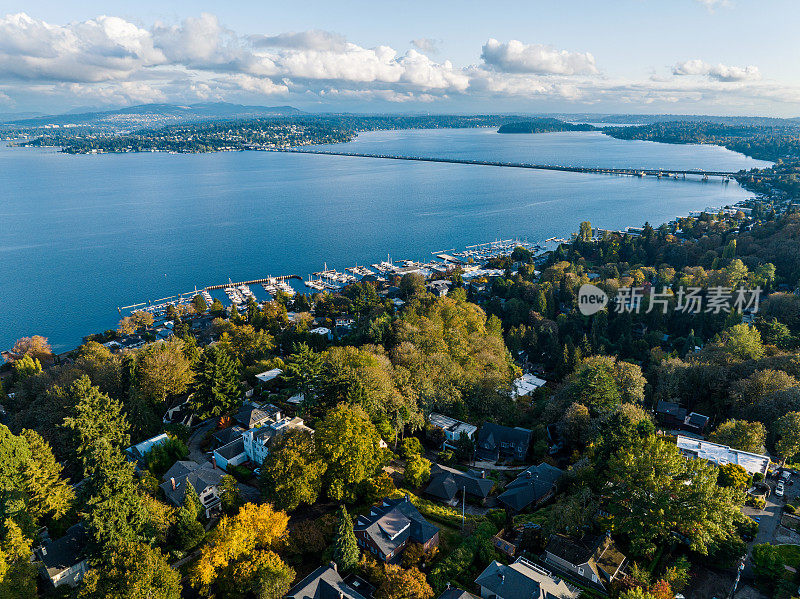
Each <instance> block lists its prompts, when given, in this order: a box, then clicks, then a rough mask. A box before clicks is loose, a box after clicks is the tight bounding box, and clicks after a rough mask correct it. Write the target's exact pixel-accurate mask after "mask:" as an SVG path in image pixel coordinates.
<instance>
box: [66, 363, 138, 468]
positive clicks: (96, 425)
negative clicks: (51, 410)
mask: <svg viewBox="0 0 800 599" xmlns="http://www.w3.org/2000/svg"><path fill="white" fill-rule="evenodd" d="M66 399H67V401H68V402H69V403H70V404H71V405H74V406H75V408H74V416H69V417H67V418H65V419H64V426H65V427H66V428H67V429H69V430H71V431H72V435H73V438H74V444H75V454H76V455H77V457H78V459H79V460H80V461H81V463H82V465H83V468H84V474H90V471H88V470H87V463H88V456H89V453H90V452H91V451H93V449H94V444H95V443H96V442H97V441H98V440H103V441H105V442H107V443H108V444H109V446H110V447H112V448H120V447H126V446H127V445H128V444H129V443H130V436H129V435H128V428H129V426H128V421H127V419H126V418H125V414H124V413H123V411H122V404H121V403H120V402H118V401H117V400H115V399H112V398H111V397H109V396H108V395H107V394H105V393H102V392H101V391H100V388H99V387H95V386H93V385H92V381H91V380H90V379H89V377H88V376H85V375H84V376H82V377H81V378H79V379H78V380H77V381H75V382H74V383H72V385H70V387H69V388H68V390H67V398H66Z"/></svg>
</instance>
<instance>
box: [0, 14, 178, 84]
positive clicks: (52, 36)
mask: <svg viewBox="0 0 800 599" xmlns="http://www.w3.org/2000/svg"><path fill="white" fill-rule="evenodd" d="M165 61H166V58H165V56H164V54H163V52H162V51H161V50H159V49H157V48H155V47H154V46H153V39H152V37H151V35H150V33H149V32H148V31H146V30H144V29H140V28H138V27H137V26H135V25H134V24H132V23H130V22H128V21H125V20H124V19H120V18H118V17H108V16H102V17H97V18H96V19H92V20H89V21H84V22H82V23H72V24H69V25H64V26H59V25H50V24H49V23H46V22H44V21H40V20H36V19H33V18H31V17H29V16H28V15H26V14H24V13H20V14H15V15H7V16H6V17H4V18H0V77H2V78H18V79H29V80H55V81H75V82H100V81H110V80H114V79H125V78H128V77H130V76H131V75H133V74H134V73H136V72H137V71H138V70H140V69H142V68H144V67H151V66H155V65H159V64H163V63H164V62H165Z"/></svg>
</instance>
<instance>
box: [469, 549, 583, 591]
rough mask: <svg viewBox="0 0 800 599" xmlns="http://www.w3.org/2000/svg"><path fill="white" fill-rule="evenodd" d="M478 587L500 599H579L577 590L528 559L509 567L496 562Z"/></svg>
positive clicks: (518, 560) (486, 572) (518, 561)
mask: <svg viewBox="0 0 800 599" xmlns="http://www.w3.org/2000/svg"><path fill="white" fill-rule="evenodd" d="M475 583H476V584H478V585H479V586H481V587H483V588H486V589H489V591H490V592H492V593H494V594H495V595H497V597H498V599H574V598H575V597H577V596H578V591H577V589H574V588H573V587H571V586H570V585H568V584H567V583H566V582H564V581H563V580H561V579H560V578H558V577H557V576H554V575H553V574H552V573H551V572H548V571H547V570H545V569H543V568H541V567H539V566H537V565H536V564H533V563H532V562H529V561H528V560H526V559H525V558H519V559H517V561H515V562H514V563H513V564H510V565H505V564H501V563H500V562H497V561H493V562H492V563H491V564H489V565H488V566H487V567H486V569H485V570H484V571H483V572H481V573H480V575H479V576H478V578H476V579H475Z"/></svg>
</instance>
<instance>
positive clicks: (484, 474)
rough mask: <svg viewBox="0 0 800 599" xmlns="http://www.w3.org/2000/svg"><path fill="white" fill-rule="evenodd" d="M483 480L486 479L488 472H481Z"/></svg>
mask: <svg viewBox="0 0 800 599" xmlns="http://www.w3.org/2000/svg"><path fill="white" fill-rule="evenodd" d="M481 478H486V470H481Z"/></svg>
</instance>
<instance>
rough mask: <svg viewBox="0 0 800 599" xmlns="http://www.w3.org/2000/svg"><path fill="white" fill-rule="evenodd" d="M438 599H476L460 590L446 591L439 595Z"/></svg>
mask: <svg viewBox="0 0 800 599" xmlns="http://www.w3.org/2000/svg"><path fill="white" fill-rule="evenodd" d="M439 599H477V597H475V595H473V594H472V593H468V592H467V591H462V590H461V589H456V588H452V589H447V590H445V592H444V593H442V594H441V595H439Z"/></svg>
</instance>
